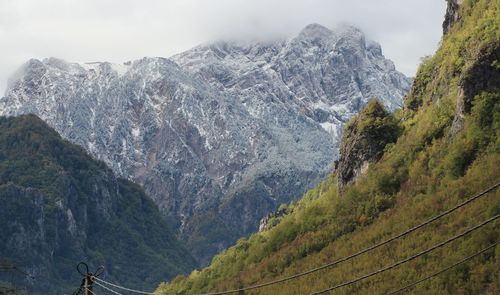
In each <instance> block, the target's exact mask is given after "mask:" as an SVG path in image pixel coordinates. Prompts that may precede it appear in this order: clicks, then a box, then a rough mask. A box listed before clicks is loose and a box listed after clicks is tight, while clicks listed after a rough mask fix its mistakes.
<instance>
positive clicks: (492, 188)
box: [145, 182, 500, 295]
mask: <svg viewBox="0 0 500 295" xmlns="http://www.w3.org/2000/svg"><path fill="white" fill-rule="evenodd" d="M499 186H500V182H499V183H497V184H495V185H493V186H491V187H489V188H487V189H486V190H484V191H482V192H480V193H478V194H476V195H475V196H473V197H471V198H469V199H467V200H465V201H463V202H462V203H460V204H458V205H456V206H455V207H453V208H450V209H448V210H446V211H444V212H442V213H440V214H439V215H436V216H434V217H432V218H430V219H428V220H427V221H425V222H423V223H420V224H419V225H416V226H414V227H412V228H410V229H408V230H406V231H404V232H402V233H400V234H398V235H395V236H393V237H391V238H389V239H387V240H384V241H382V242H380V243H378V244H375V245H373V246H371V247H368V248H365V249H363V250H360V251H358V252H356V253H354V254H351V255H349V256H346V257H344V258H340V259H338V260H336V261H333V262H330V263H328V264H325V265H322V266H319V267H316V268H313V269H310V270H308V271H305V272H301V273H298V274H295V275H291V276H289V277H285V278H281V279H277V280H273V281H269V282H266V283H262V284H256V285H253V286H249V287H244V288H239V289H233V290H227V291H221V292H210V293H203V294H200V295H223V294H231V293H237V292H242V291H248V290H253V289H259V288H263V287H267V286H270V285H275V284H279V283H283V282H286V281H290V280H293V279H296V278H299V277H302V276H305V275H308V274H311V273H314V272H317V271H320V270H323V269H325V268H329V267H332V266H335V265H337V264H340V263H342V262H345V261H348V260H351V259H353V258H355V257H358V256H360V255H362V254H364V253H367V252H370V251H372V250H375V249H377V248H380V247H382V246H384V245H386V244H388V243H390V242H392V241H394V240H397V239H400V238H402V237H404V236H407V235H408V234H410V233H412V232H414V231H416V230H418V229H420V228H422V227H424V226H426V225H428V224H430V223H432V222H434V221H436V220H438V219H440V218H442V217H444V216H446V215H449V214H451V213H452V212H454V211H456V210H458V209H459V208H462V207H464V206H466V205H468V204H470V203H472V202H474V201H475V200H477V199H479V198H481V197H483V196H484V195H486V194H487V193H489V192H491V191H493V190H495V189H497V188H498V187H499ZM145 294H149V293H145Z"/></svg>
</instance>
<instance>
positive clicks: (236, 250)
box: [158, 0, 500, 295]
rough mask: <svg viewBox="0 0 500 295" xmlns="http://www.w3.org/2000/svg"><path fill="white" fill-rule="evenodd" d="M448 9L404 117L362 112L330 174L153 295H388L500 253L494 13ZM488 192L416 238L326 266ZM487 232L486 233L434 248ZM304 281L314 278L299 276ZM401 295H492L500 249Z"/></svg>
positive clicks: (499, 280)
mask: <svg viewBox="0 0 500 295" xmlns="http://www.w3.org/2000/svg"><path fill="white" fill-rule="evenodd" d="M448 2H449V5H448V12H447V14H446V21H445V23H444V25H443V28H444V30H445V35H444V37H443V39H442V43H441V46H440V48H439V50H438V51H437V53H436V54H435V55H434V56H432V57H429V58H427V59H425V60H424V61H423V63H422V64H421V66H420V68H419V71H418V74H417V76H416V78H415V81H414V83H413V86H412V88H411V90H410V92H409V94H408V96H407V97H406V99H405V102H404V108H403V110H400V111H396V112H395V113H394V114H390V113H388V112H387V111H385V110H383V108H382V104H381V103H380V102H376V101H373V102H371V103H369V104H368V105H367V107H366V108H365V109H363V110H362V111H361V112H360V113H359V115H358V116H356V117H355V118H353V119H352V121H350V122H349V123H348V124H347V126H346V130H345V133H344V136H343V139H342V144H341V147H342V148H341V149H340V152H341V157H340V161H339V162H338V165H337V167H338V169H337V171H336V172H335V173H333V174H331V175H330V176H329V177H328V178H327V179H326V180H325V181H323V182H322V183H321V184H320V185H319V186H317V187H315V188H314V189H312V190H310V191H309V192H308V193H306V194H305V195H304V197H303V198H302V199H300V200H299V201H297V202H294V203H291V204H289V205H283V206H281V207H280V208H279V210H278V211H277V212H276V213H275V214H272V215H270V216H269V217H268V218H266V220H265V223H263V224H262V227H261V229H262V231H261V232H259V233H256V234H253V235H251V236H250V237H249V238H242V239H240V240H239V241H238V242H237V243H236V244H235V245H234V246H233V247H230V248H229V249H227V250H226V251H224V252H223V253H221V254H220V255H217V256H216V257H214V259H213V261H212V263H211V264H210V265H209V266H208V267H206V268H204V269H202V270H200V271H193V272H192V273H191V275H189V276H187V277H178V278H177V279H175V280H173V281H171V282H170V283H165V284H163V285H161V286H160V287H159V288H158V291H159V293H160V294H200V293H210V292H216V291H223V290H234V289H239V288H242V287H248V286H253V285H262V284H265V283H268V282H270V281H275V280H280V279H283V278H285V277H286V278H290V279H289V280H287V281H282V282H280V283H275V284H270V285H267V286H265V287H263V286H261V288H254V289H251V290H247V291H244V292H243V291H241V292H240V294H242V293H244V294H273V295H274V294H319V293H314V292H318V291H321V290H326V289H328V288H330V287H333V286H339V285H340V286H341V287H338V288H336V289H335V291H334V292H331V293H334V294H395V293H391V291H396V290H398V289H399V288H400V287H403V286H405V285H407V284H410V283H413V282H416V281H418V280H421V279H423V278H425V277H426V276H428V275H431V274H433V273H435V272H437V271H439V270H443V269H445V268H447V267H449V266H452V265H453V264H454V263H457V262H459V261H461V260H463V259H464V258H466V257H468V256H470V255H473V254H476V253H479V252H480V251H481V250H482V249H487V248H488V247H489V246H491V245H495V243H497V242H500V230H499V229H500V227H499V224H500V222H499V219H498V218H499V217H500V189H498V184H499V182H500V71H499V65H500V61H499V60H500V35H499V34H500V22H499V20H500V10H499V1H498V0H472V1H458V0H448ZM494 185H497V186H496V189H494V190H492V191H490V192H489V193H487V194H484V195H482V197H478V198H476V199H475V201H471V202H470V203H468V204H467V205H463V206H462V207H460V209H458V210H456V211H453V212H452V213H450V214H448V215H446V216H444V217H442V218H438V219H435V220H434V221H433V222H432V223H430V224H428V225H426V226H422V227H420V228H419V229H418V230H414V231H412V232H411V233H409V234H407V235H405V236H403V237H399V238H396V239H395V240H393V241H392V242H390V243H386V244H384V245H383V246H380V247H378V248H374V249H371V250H369V251H368V253H364V254H361V255H358V256H357V257H355V258H352V259H349V261H345V262H343V263H336V264H335V265H332V264H333V262H335V261H337V262H338V261H339V260H341V259H342V258H344V257H349V255H351V254H354V253H357V252H358V251H360V250H362V249H367V248H369V247H372V246H374V245H376V244H378V243H380V242H382V241H386V240H387V239H389V238H390V237H394V236H396V235H397V234H400V233H402V232H404V231H406V230H408V229H409V228H412V227H414V226H416V225H417V224H421V223H423V222H424V221H427V220H429V219H430V218H432V217H434V216H437V215H438V214H440V213H442V212H445V211H446V210H448V209H450V208H453V207H455V206H457V205H458V204H461V203H463V202H464V201H465V200H467V199H469V198H470V197H472V196H474V195H476V194H478V193H479V192H483V191H485V190H486V189H487V188H492V187H494ZM339 191H340V192H339ZM485 220H490V221H491V220H494V221H493V222H490V223H489V224H487V225H485V226H482V227H479V228H478V229H477V230H474V231H472V232H470V233H469V234H467V235H463V236H462V237H460V238H458V239H456V240H454V241H453V242H450V243H446V244H443V245H444V246H442V247H435V246H436V245H439V244H440V243H443V242H444V241H446V240H447V239H450V238H451V237H453V236H456V235H458V234H460V233H463V232H464V231H465V230H466V229H468V228H471V227H473V226H476V225H478V224H481V223H482V222H484V221H485ZM433 246H434V250H432V251H429V252H428V253H426V254H425V255H420V256H418V257H416V258H415V259H413V260H411V261H407V262H405V263H401V264H398V265H394V264H395V263H396V262H398V261H405V259H408V257H412V256H414V255H416V254H417V253H420V252H422V251H424V250H426V249H432V248H431V247H433ZM325 265H329V266H325ZM391 265H392V266H393V267H390V268H388V267H389V266H391ZM319 266H323V267H322V268H319V269H318V267H319ZM385 268H388V269H386V270H385V271H384V272H382V271H380V272H377V271H378V270H381V269H385ZM308 270H315V271H311V272H308V273H307V274H304V275H302V276H296V274H299V273H304V272H307V271H308ZM370 273H374V275H373V276H371V277H367V276H366V275H368V274H370ZM364 276H366V277H364ZM356 278H361V279H360V280H359V281H356V283H352V284H347V283H346V282H350V281H353V280H354V279H356ZM344 283H346V284H345V285H342V284H344ZM408 291H409V292H408V293H409V294H491V295H493V294H500V246H499V245H497V246H496V249H494V248H493V249H492V248H490V249H489V250H487V251H485V252H482V254H481V255H477V256H475V257H474V258H472V259H470V260H468V261H467V262H466V263H462V264H460V265H458V266H456V267H452V268H450V269H449V270H448V271H445V272H443V273H440V274H439V275H437V276H435V277H433V278H432V279H430V280H428V281H423V282H421V283H420V284H417V285H415V286H412V287H411V288H409V289H408ZM234 293H236V292H234ZM321 294H330V292H327V291H325V292H324V293H321Z"/></svg>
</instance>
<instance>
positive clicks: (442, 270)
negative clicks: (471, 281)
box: [386, 241, 500, 295]
mask: <svg viewBox="0 0 500 295" xmlns="http://www.w3.org/2000/svg"><path fill="white" fill-rule="evenodd" d="M498 244H500V241H498V242H496V243H494V244H492V245H490V246H488V247H486V248H484V249H483V250H481V251H479V252H476V253H474V254H472V255H470V256H467V257H466V258H464V259H462V260H460V261H458V262H456V263H454V264H452V265H450V266H448V267H445V268H443V269H441V270H440V271H437V272H435V273H433V274H430V275H428V276H426V277H424V278H422V279H420V280H418V281H415V282H413V283H411V284H408V285H406V286H404V287H401V288H399V289H397V290H395V291H391V292H389V293H387V294H386V295H393V294H397V293H399V292H402V291H404V290H406V289H409V288H411V287H413V286H415V285H418V284H420V283H422V282H424V281H427V280H429V279H432V278H433V277H436V276H438V275H440V274H442V273H444V272H446V271H448V270H450V269H452V268H454V267H457V266H459V265H460V264H462V263H465V262H467V261H469V260H471V259H472V258H474V257H476V256H478V255H481V254H483V253H484V252H486V251H488V250H490V249H492V248H495V246H496V245H498Z"/></svg>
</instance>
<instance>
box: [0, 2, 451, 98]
mask: <svg viewBox="0 0 500 295" xmlns="http://www.w3.org/2000/svg"><path fill="white" fill-rule="evenodd" d="M445 7H446V5H445V0H0V50H1V51H0V52H1V54H0V93H3V92H4V90H5V88H6V85H7V79H8V77H9V76H10V75H11V74H12V72H14V71H15V70H16V69H17V68H18V67H19V66H20V65H22V63H24V62H25V61H27V60H28V59H30V58H39V59H41V58H45V57H51V56H53V57H59V58H62V59H65V60H68V61H77V62H87V61H110V62H123V61H127V60H134V59H138V58H141V57H143V56H162V57H169V56H171V55H173V54H175V53H178V52H181V51H183V50H186V49H189V48H190V47H193V46H195V45H197V44H199V43H204V42H208V41H212V40H217V39H221V38H230V37H239V38H269V37H272V36H276V35H288V36H290V35H293V34H295V33H297V32H298V31H300V29H301V28H303V27H304V26H306V25H307V24H309V23H319V24H322V25H324V26H326V27H330V28H331V27H334V26H335V25H337V24H341V23H349V24H353V25H356V26H358V27H359V28H361V29H362V30H363V31H365V33H366V34H367V36H368V37H369V38H370V39H373V40H375V41H377V42H379V43H381V45H382V49H383V51H384V54H385V56H386V57H388V58H390V59H392V60H393V61H394V62H395V64H396V67H397V68H398V69H399V70H400V71H402V72H403V73H405V74H406V75H408V76H413V75H414V74H415V72H416V69H417V65H418V63H419V61H420V58H421V57H422V56H425V55H428V54H432V53H433V52H434V51H435V49H436V48H437V46H438V42H439V40H440V38H441V23H442V21H443V18H444V13H445Z"/></svg>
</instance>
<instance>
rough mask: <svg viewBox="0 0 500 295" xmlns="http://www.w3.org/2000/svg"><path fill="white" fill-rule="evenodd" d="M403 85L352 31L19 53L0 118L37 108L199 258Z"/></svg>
mask: <svg viewBox="0 0 500 295" xmlns="http://www.w3.org/2000/svg"><path fill="white" fill-rule="evenodd" d="M410 85H411V79H409V78H407V77H405V76H404V75H403V74H401V73H399V72H398V71H397V70H396V69H395V66H394V64H393V63H392V62H391V61H390V60H388V59H386V58H385V57H384V56H383V54H382V49H381V47H380V45H379V44H377V43H376V42H374V41H371V40H368V39H367V38H366V37H365V36H364V34H363V33H362V32H361V31H360V30H359V29H357V28H355V27H352V26H342V27H338V28H336V29H333V30H330V29H327V28H325V27H323V26H320V25H317V24H311V25H308V26H307V27H305V28H304V29H303V30H302V31H301V32H300V33H299V34H297V35H296V36H294V37H292V38H288V39H278V40H273V41H266V42H263V41H262V42H247V43H244V42H236V41H226V42H222V41H220V42H215V43H211V44H205V45H200V46H198V47H195V48H193V49H191V50H188V51H186V52H183V53H181V54H178V55H175V56H173V57H172V58H170V59H167V58H143V59H140V60H136V61H131V62H126V63H123V64H111V63H107V62H98V63H70V62H66V61H63V60H60V59H56V58H48V59H44V60H36V59H33V60H30V61H28V62H27V63H26V64H25V65H24V66H23V67H22V68H21V69H19V71H18V72H17V73H16V74H15V75H14V76H13V77H12V79H11V80H10V83H9V86H8V89H7V91H6V94H5V96H4V97H3V98H1V99H0V115H3V116H16V115H21V114H28V113H32V114H36V115H37V116H39V117H40V118H41V119H42V120H44V121H45V122H47V123H48V124H49V125H50V126H51V127H53V128H54V129H55V130H56V131H57V132H58V133H60V134H61V135H62V136H63V137H64V138H65V139H68V140H69V141H71V142H73V143H75V144H78V145H80V146H82V147H83V148H84V149H85V150H86V151H87V152H88V153H89V154H90V155H92V156H93V157H94V158H96V159H99V160H102V161H104V162H105V163H106V164H107V165H108V166H109V167H111V169H112V170H113V171H114V172H115V173H116V174H117V175H118V176H121V177H125V178H127V179H129V180H132V181H134V182H136V183H138V184H140V185H141V186H143V187H144V189H145V191H146V193H147V194H148V195H149V196H150V197H151V198H152V199H153V201H154V202H155V203H156V205H157V206H158V208H159V209H160V211H161V212H162V214H163V215H164V216H165V218H167V220H169V222H170V223H172V224H174V225H175V228H176V229H177V231H178V235H179V237H180V239H181V240H182V241H183V242H185V243H186V244H187V247H188V249H189V250H190V251H191V253H192V254H193V255H194V256H195V257H196V258H197V259H198V261H199V262H200V263H201V264H206V263H208V262H209V261H210V259H211V257H212V256H213V255H215V254H216V253H218V252H219V251H221V250H223V249H225V248H226V247H227V246H229V245H231V244H232V243H234V242H235V241H236V240H237V239H238V238H239V237H241V236H245V235H248V234H250V233H252V232H254V231H255V230H256V229H257V228H258V226H259V221H260V219H261V218H263V217H264V216H266V215H267V214H268V213H270V212H272V211H274V210H275V209H276V208H277V207H278V206H279V205H280V204H282V203H288V202H290V201H292V200H295V199H297V198H298V197H300V196H301V195H302V194H303V193H304V192H305V191H307V190H308V189H310V188H312V187H314V186H315V185H316V184H318V183H319V182H320V181H321V180H322V179H323V178H324V177H325V176H326V175H327V174H328V173H329V172H330V171H331V170H332V169H333V163H334V161H335V160H336V159H337V157H338V147H339V141H340V138H341V135H342V130H343V126H344V124H345V122H347V120H348V119H349V118H350V117H351V116H353V115H354V114H356V113H357V112H358V111H360V110H361V108H362V107H363V106H364V105H365V104H366V103H367V102H368V101H369V100H370V99H372V98H374V97H377V98H379V99H380V100H381V102H382V103H383V105H384V106H385V107H386V108H387V109H388V110H390V111H394V110H396V109H398V108H401V107H402V100H403V97H404V96H405V94H406V93H407V91H408V90H409V88H410Z"/></svg>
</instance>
